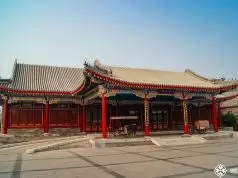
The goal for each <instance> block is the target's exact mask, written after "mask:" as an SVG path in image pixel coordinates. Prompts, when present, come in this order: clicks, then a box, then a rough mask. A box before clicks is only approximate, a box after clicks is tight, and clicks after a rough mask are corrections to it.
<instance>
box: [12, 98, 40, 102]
mask: <svg viewBox="0 0 238 178" xmlns="http://www.w3.org/2000/svg"><path fill="white" fill-rule="evenodd" d="M19 101H31V102H36V103H43V102H44V98H34V97H10V98H9V101H8V102H9V103H18V102H19Z"/></svg>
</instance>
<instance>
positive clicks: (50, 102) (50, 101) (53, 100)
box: [45, 98, 60, 104]
mask: <svg viewBox="0 0 238 178" xmlns="http://www.w3.org/2000/svg"><path fill="white" fill-rule="evenodd" d="M45 102H46V101H45ZM59 102H60V98H49V104H57V103H59Z"/></svg>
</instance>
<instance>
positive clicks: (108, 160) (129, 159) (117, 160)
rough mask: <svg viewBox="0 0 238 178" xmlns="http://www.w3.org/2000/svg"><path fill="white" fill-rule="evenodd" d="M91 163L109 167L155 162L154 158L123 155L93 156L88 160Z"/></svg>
mask: <svg viewBox="0 0 238 178" xmlns="http://www.w3.org/2000/svg"><path fill="white" fill-rule="evenodd" d="M88 159H89V160H90V161H93V162H95V163H96V164H99V165H107V164H121V163H124V164H125V163H128V164H129V163H134V162H140V161H149V160H154V159H153V158H145V157H143V156H140V155H134V154H123V155H108V156H104V157H102V156H93V157H89V158H88Z"/></svg>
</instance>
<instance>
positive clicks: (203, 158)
mask: <svg viewBox="0 0 238 178" xmlns="http://www.w3.org/2000/svg"><path fill="white" fill-rule="evenodd" d="M172 161H173V162H176V163H183V164H190V165H192V166H199V167H202V168H205V169H214V168H215V167H216V166H217V165H218V164H223V165H225V166H235V167H238V158H232V157H226V156H220V155H199V156H193V157H185V158H175V159H172Z"/></svg>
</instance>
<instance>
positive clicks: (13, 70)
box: [10, 59, 18, 82]
mask: <svg viewBox="0 0 238 178" xmlns="http://www.w3.org/2000/svg"><path fill="white" fill-rule="evenodd" d="M17 65H18V63H17V59H15V61H14V65H13V68H12V75H11V77H10V82H12V80H13V79H14V78H15V75H16V70H17Z"/></svg>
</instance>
